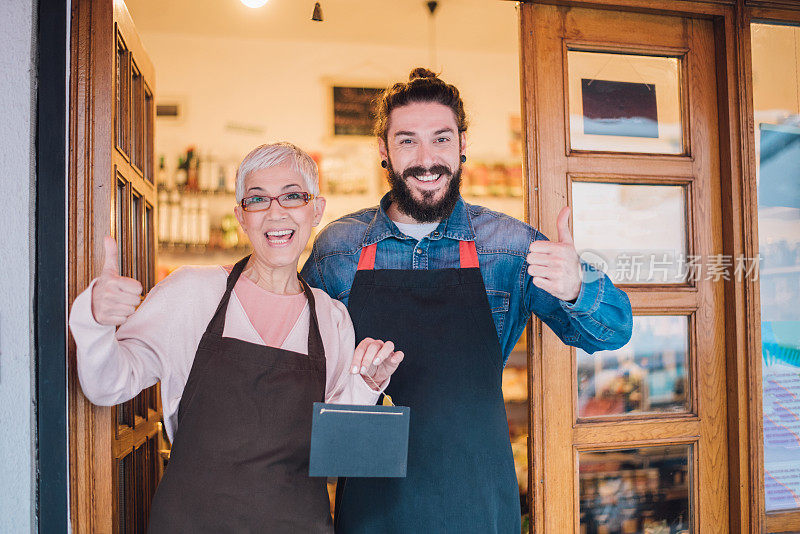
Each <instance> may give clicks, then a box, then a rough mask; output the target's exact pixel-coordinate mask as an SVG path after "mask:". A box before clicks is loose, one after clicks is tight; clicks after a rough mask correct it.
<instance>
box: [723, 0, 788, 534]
mask: <svg viewBox="0 0 800 534" xmlns="http://www.w3.org/2000/svg"><path fill="white" fill-rule="evenodd" d="M737 8H738V9H737V16H738V24H737V30H738V32H739V54H740V57H741V70H740V72H739V74H740V77H741V79H742V80H744V81H745V83H744V84H742V91H741V92H740V94H741V106H742V116H743V118H745V119H747V120H748V121H752V120H753V116H754V110H753V107H754V104H753V69H752V64H753V63H752V58H751V42H750V24H751V22H753V21H756V20H758V21H763V22H775V23H787V22H788V23H793V24H795V25H800V4H798V3H797V2H792V1H791V0H777V1H763V0H749V1H747V2H745V5H744V6H737ZM741 138H742V145H743V146H745V147H747V148H746V151H745V152H743V155H744V156H745V157H744V176H746V177H747V180H743V182H742V183H743V184H745V185H746V186H747V187H746V188H745V190H744V191H743V194H742V200H743V210H742V211H743V213H744V223H745V225H746V226H748V227H749V230H746V231H745V232H744V236H745V237H746V238H747V240H746V242H745V244H744V250H745V254H747V256H748V257H756V256H757V255H758V199H757V197H756V193H757V188H756V168H757V165H758V162H757V161H756V154H755V131H754V128H751V127H748V128H747V129H745V130H744V131H742V132H741ZM746 289H747V290H749V291H750V292H751V294H750V299H749V301H748V304H749V305H748V306H747V308H746V310H745V311H746V312H747V316H746V321H747V322H746V333H747V334H749V335H748V336H747V337H748V339H747V343H748V344H749V346H750V348H751V350H753V355H754V356H756V355H757V356H758V360H753V361H752V364H751V365H750V367H749V369H748V370H749V372H750V375H751V376H750V381H751V382H750V390H749V391H750V395H751V398H752V399H757V402H758V406H757V410H756V411H753V412H751V417H752V421H751V425H750V426H751V433H752V437H753V438H754V439H755V443H754V445H753V447H754V452H755V454H754V455H753V456H754V457H753V458H751V459H750V460H751V462H753V461H754V462H756V465H755V466H753V470H754V472H755V473H756V474H757V477H758V478H757V479H756V480H757V483H758V486H757V487H758V488H759V491H758V495H757V496H756V499H757V500H758V503H757V506H758V507H757V508H756V510H754V511H753V513H757V514H758V515H759V518H760V520H761V525H762V530H761V531H762V532H797V531H798V530H800V511H793V512H772V513H769V514H767V513H765V511H764V506H765V499H764V450H763V445H764V436H763V417H762V402H761V394H762V376H761V363H760V362H761V303H760V294H759V284H758V283H753V284H748V287H747V288H746ZM756 448H757V450H756Z"/></svg>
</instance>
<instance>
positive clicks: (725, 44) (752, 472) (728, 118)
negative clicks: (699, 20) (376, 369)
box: [520, 0, 800, 534]
mask: <svg viewBox="0 0 800 534" xmlns="http://www.w3.org/2000/svg"><path fill="white" fill-rule="evenodd" d="M523 3H526V4H553V5H562V6H571V7H594V8H601V9H613V10H618V11H635V12H644V13H655V14H664V15H678V16H689V17H691V16H695V17H704V18H706V17H708V18H712V20H713V22H714V32H715V44H716V51H717V58H716V62H715V63H716V68H717V80H718V83H717V107H718V115H719V121H718V122H719V134H720V138H719V144H720V178H721V193H722V195H721V196H722V206H721V209H722V226H723V227H722V236H723V251H722V252H723V254H725V255H730V256H731V257H745V258H752V257H756V256H757V255H758V225H757V221H758V211H757V208H758V206H757V199H756V181H755V176H756V172H755V170H756V161H755V149H754V134H753V129H752V117H753V109H752V108H753V104H752V102H753V99H752V96H753V95H752V71H751V64H752V63H751V51H750V22H751V20H753V19H760V20H771V21H775V22H793V23H798V24H800V5H798V3H797V2H796V1H795V0H664V1H661V2H658V7H657V8H654V7H653V2H652V1H651V0H528V1H523ZM520 28H521V31H522V32H525V31H526V28H524V27H522V24H521V25H520ZM521 35H522V34H521ZM525 37H528V39H527V42H528V43H530V42H531V41H532V39H531V36H525ZM523 41H524V40H523V39H521V52H520V57H521V69H520V74H521V76H520V81H521V87H522V95H523V98H522V101H523V114H522V117H523V131H524V132H526V143H525V166H526V167H525V168H526V175H527V176H528V180H527V184H528V187H527V194H526V210H527V213H528V215H529V217H530V220H531V222H532V224H534V225H537V223H538V211H539V210H538V181H537V176H536V172H537V154H536V147H537V142H536V134H537V125H536V110H535V109H534V106H533V103H534V102H535V100H533V98H529V96H528V95H526V87H533V82H534V81H535V76H534V69H533V67H532V61H533V60H534V59H535V58H534V57H533V49H532V47H530V46H526V45H525V44H524V42H523ZM731 278H732V279H731V280H728V281H726V282H725V283H724V287H723V292H724V298H725V309H726V314H725V319H724V324H725V343H726V375H727V376H726V381H727V384H726V390H727V398H726V403H727V419H728V453H729V487H730V491H729V509H730V525H729V528H730V531H731V532H748V533H752V534H760V533H763V532H766V531H767V530H766V529H767V528H769V529H777V528H795V529H797V528H800V523H796V522H795V520H794V519H789V518H788V517H786V516H787V515H788V514H769V515H767V514H765V511H764V463H763V428H762V402H761V390H762V386H761V322H760V301H759V284H758V282H757V281H753V280H747V279H743V280H736V277H731ZM530 328H531V331H530V332H529V333H531V334H532V335H531V337H530V339H539V340H541V322H540V321H535V322H534V324H533V325H532V326H531V327H530ZM539 346H540V344H531V345H529V354H528V358H529V359H528V362H529V365H528V367H529V369H530V378H529V380H530V386H529V399H530V414H531V415H530V422H529V424H530V428H531V429H533V430H534V431H533V432H531V434H530V435H531V440H530V451H529V457H530V465H531V469H530V484H529V487H530V488H531V490H530V491H529V499H532V502H530V509H531V510H532V511H534V512H541V511H542V507H543V503H541V502H540V501H541V498H540V494H541V487H540V484H537V483H535V482H536V481H541V480H543V476H542V475H543V466H542V463H543V458H542V456H541V452H539V451H541V445H542V441H543V440H542V437H541V432H542V422H543V415H542V413H541V409H542V408H541V406H537V405H536V403H535V402H534V400H535V399H536V398H541V397H537V395H541V394H542V392H541V372H538V373H537V370H536V366H535V363H536V361H539V359H540V358H541V355H540V354H537V353H536V352H535V351H536V350H538V349H537V347H539Z"/></svg>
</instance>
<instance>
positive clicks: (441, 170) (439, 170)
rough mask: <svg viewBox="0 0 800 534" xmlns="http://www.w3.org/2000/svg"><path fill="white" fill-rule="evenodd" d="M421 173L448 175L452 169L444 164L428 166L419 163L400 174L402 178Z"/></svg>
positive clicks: (451, 172)
mask: <svg viewBox="0 0 800 534" xmlns="http://www.w3.org/2000/svg"><path fill="white" fill-rule="evenodd" d="M423 174H441V175H445V176H450V175H452V174H453V171H451V170H450V168H449V167H446V166H445V165H438V164H437V165H432V166H431V167H429V168H426V167H423V166H421V165H417V166H416V167H409V168H407V169H406V170H404V171H403V174H402V175H401V176H402V177H403V179H406V178H411V177H412V176H422V175H423Z"/></svg>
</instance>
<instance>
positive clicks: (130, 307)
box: [92, 237, 142, 326]
mask: <svg viewBox="0 0 800 534" xmlns="http://www.w3.org/2000/svg"><path fill="white" fill-rule="evenodd" d="M103 245H104V247H105V257H104V258H103V270H102V272H101V273H100V276H99V277H98V278H97V281H96V282H95V284H94V287H93V288H92V315H94V320H95V321H97V322H98V323H99V324H102V325H108V326H117V325H121V324H122V323H124V322H125V321H126V320H127V319H128V317H130V316H131V315H132V314H133V312H134V311H136V306H138V305H139V303H140V302H141V295H142V284H141V283H139V281H138V280H134V279H133V278H127V277H125V276H120V274H119V259H118V252H117V242H116V240H114V238H113V237H106V238H105V241H104V242H103Z"/></svg>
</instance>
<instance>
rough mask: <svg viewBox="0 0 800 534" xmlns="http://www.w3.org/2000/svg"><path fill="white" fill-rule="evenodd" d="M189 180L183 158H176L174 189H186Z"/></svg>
mask: <svg viewBox="0 0 800 534" xmlns="http://www.w3.org/2000/svg"><path fill="white" fill-rule="evenodd" d="M188 179H189V174H188V171H187V167H186V160H185V159H184V158H183V156H180V157H179V158H178V167H177V168H176V169H175V187H176V188H178V189H183V188H184V187H186V182H187V180H188Z"/></svg>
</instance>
